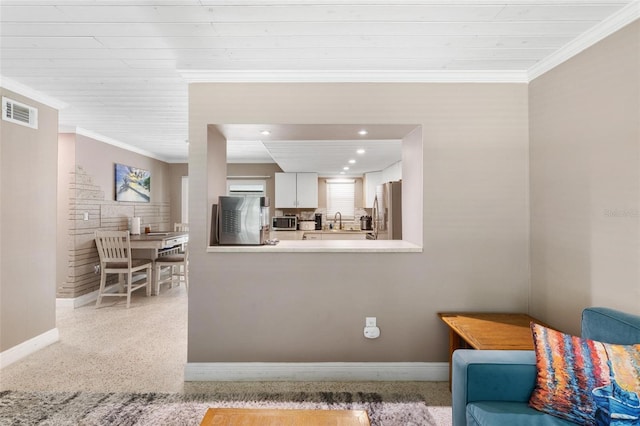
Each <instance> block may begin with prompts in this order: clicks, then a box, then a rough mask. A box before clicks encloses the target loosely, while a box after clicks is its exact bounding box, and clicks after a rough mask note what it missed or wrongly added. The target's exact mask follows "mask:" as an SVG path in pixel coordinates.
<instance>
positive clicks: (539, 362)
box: [529, 323, 640, 425]
mask: <svg viewBox="0 0 640 426" xmlns="http://www.w3.org/2000/svg"><path fill="white" fill-rule="evenodd" d="M531 330H532V332H533V341H534V346H535V351H536V368H537V378H536V385H535V388H534V390H533V393H532V394H531V399H530V400H529V405H530V406H531V407H533V408H535V409H536V410H539V411H543V412H545V413H548V414H551V415H553V416H556V417H560V418H563V419H567V420H569V421H572V422H574V423H578V424H584V425H609V424H615V425H627V424H628V425H638V424H640V343H639V344H637V345H613V344H609V343H602V342H596V341H594V340H588V339H581V338H579V337H575V336H570V335H568V334H564V333H561V332H559V331H556V330H552V329H550V328H546V327H543V326H541V325H538V324H534V323H532V324H531Z"/></svg>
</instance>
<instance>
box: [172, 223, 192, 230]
mask: <svg viewBox="0 0 640 426" xmlns="http://www.w3.org/2000/svg"><path fill="white" fill-rule="evenodd" d="M173 231H174V232H189V224H188V223H178V222H176V223H174V224H173Z"/></svg>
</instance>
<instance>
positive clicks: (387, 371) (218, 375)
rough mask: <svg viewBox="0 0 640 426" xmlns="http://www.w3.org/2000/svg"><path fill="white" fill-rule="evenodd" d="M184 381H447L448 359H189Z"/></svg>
mask: <svg viewBox="0 0 640 426" xmlns="http://www.w3.org/2000/svg"><path fill="white" fill-rule="evenodd" d="M184 380H185V382H205V381H428V382H435V381H438V382H440V381H447V380H449V363H447V362H311V363H305V362H291V363H288V362H190V363H187V364H186V365H185V368H184Z"/></svg>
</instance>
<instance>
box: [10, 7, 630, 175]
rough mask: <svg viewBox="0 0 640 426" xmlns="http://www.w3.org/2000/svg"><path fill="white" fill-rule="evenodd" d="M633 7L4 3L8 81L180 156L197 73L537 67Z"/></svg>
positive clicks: (105, 131) (106, 132)
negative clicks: (192, 81) (191, 83)
mask: <svg viewBox="0 0 640 426" xmlns="http://www.w3.org/2000/svg"><path fill="white" fill-rule="evenodd" d="M630 7H639V8H640V6H638V1H637V0H634V1H631V0H597V1H596V0H583V1H579V0H562V1H536V0H528V1H527V0H513V1H489V0H476V1H473V0H459V1H432V0H423V1H419V0H402V1H396V2H394V1H382V0H350V1H345V2H341V1H337V0H333V1H329V0H327V1H322V0H317V1H303V0H271V1H266V0H264V1H262V0H252V1H249V0H237V1H233V0H156V1H152V0H134V1H124V0H86V1H78V0H60V1H52V0H2V2H1V4H0V25H1V28H0V36H1V40H0V59H1V62H0V76H1V77H2V79H3V80H2V81H3V86H4V87H7V86H8V84H6V83H7V82H11V83H12V84H17V85H24V86H26V87H28V88H30V89H33V90H35V91H38V92H40V93H42V94H45V95H47V96H50V97H52V98H54V99H57V100H59V101H62V102H64V103H65V104H67V106H66V107H65V108H63V109H62V110H61V111H60V124H61V128H63V129H64V128H65V127H70V128H74V129H75V128H76V127H78V128H82V129H86V130H87V131H89V132H95V133H97V134H99V135H103V136H105V137H107V138H111V139H113V140H115V141H119V142H121V143H123V144H126V145H129V146H132V147H135V148H136V149H138V150H140V151H141V152H144V153H150V154H151V155H153V156H155V157H156V158H159V159H163V160H165V161H170V162H180V161H186V157H187V145H186V144H185V140H186V139H187V138H188V128H187V86H188V79H189V76H190V75H197V74H198V73H199V72H204V73H205V74H206V73H210V74H209V75H216V73H217V75H219V76H221V77H220V78H223V77H224V78H226V79H228V78H229V76H234V75H245V76H246V75H251V76H253V77H252V78H255V77H256V76H258V78H260V77H259V76H261V75H262V76H267V75H271V76H273V75H278V73H280V74H281V75H284V76H286V77H285V78H294V79H295V78H296V76H299V75H304V73H309V72H312V73H313V76H314V77H313V78H316V79H318V80H322V75H324V74H326V75H334V74H335V73H348V74H349V75H351V76H352V78H354V77H353V76H355V78H358V76H360V75H362V76H366V75H367V74H366V73H367V72H371V71H376V72H383V73H385V74H384V75H385V76H386V78H390V79H394V78H395V79H396V80H398V81H402V76H403V75H406V73H408V72H409V73H411V75H413V76H420V75H421V73H425V74H426V73H430V72H439V73H445V74H446V73H448V72H451V73H455V72H459V71H463V72H496V73H499V72H502V73H504V72H515V73H518V72H519V73H522V75H526V72H527V71H528V70H531V69H532V68H533V67H535V66H536V65H537V64H540V63H541V62H542V61H544V60H545V59H546V58H549V57H550V56H552V55H553V54H554V53H555V52H557V51H559V50H560V49H562V48H563V47H565V46H567V45H568V44H570V43H572V41H574V40H575V39H576V38H578V37H580V36H581V35H583V34H584V33H587V32H588V31H590V30H591V29H593V28H594V27H596V26H597V25H599V24H600V23H602V22H603V21H605V20H607V19H610V17H612V16H615V15H616V14H619V13H620V12H621V11H624V10H625V9H629V8H630ZM274 70H278V72H275V73H274V72H273V71H274ZM211 73H213V74H211ZM243 73H244V74H243ZM332 73H334V74H332ZM403 73H404V74H403ZM394 76H395V77H394Z"/></svg>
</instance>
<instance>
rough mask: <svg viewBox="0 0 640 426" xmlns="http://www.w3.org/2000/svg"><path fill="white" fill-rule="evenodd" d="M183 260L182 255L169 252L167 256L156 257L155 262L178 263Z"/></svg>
mask: <svg viewBox="0 0 640 426" xmlns="http://www.w3.org/2000/svg"><path fill="white" fill-rule="evenodd" d="M180 262H184V255H180V254H171V255H169V256H161V257H159V258H157V259H156V263H180Z"/></svg>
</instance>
